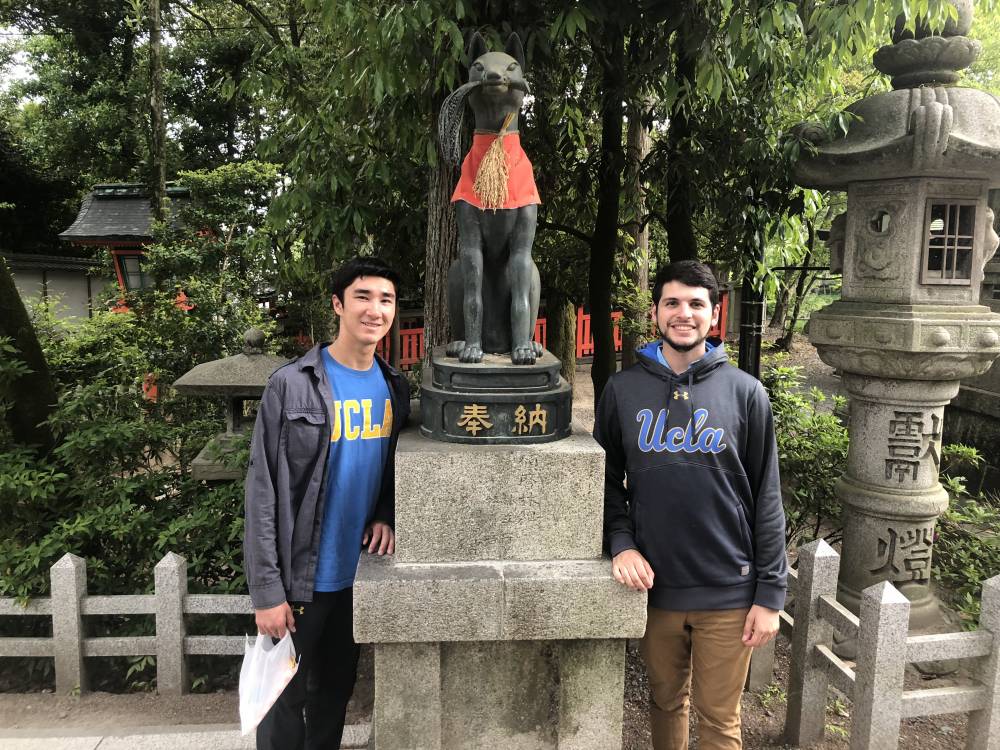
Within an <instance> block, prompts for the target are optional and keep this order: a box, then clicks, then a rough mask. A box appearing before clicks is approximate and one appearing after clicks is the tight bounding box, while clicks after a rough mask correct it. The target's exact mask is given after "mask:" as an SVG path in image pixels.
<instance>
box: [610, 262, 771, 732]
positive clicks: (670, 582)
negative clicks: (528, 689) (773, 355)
mask: <svg viewBox="0 0 1000 750" xmlns="http://www.w3.org/2000/svg"><path fill="white" fill-rule="evenodd" d="M653 305H654V306H653V309H652V315H653V321H654V322H655V323H656V328H657V331H659V334H660V341H656V342H652V343H650V344H648V345H647V346H645V347H643V348H642V349H640V350H639V352H638V357H637V359H638V362H637V364H636V365H634V366H633V367H630V368H629V369H627V370H623V371H622V372H619V373H617V374H616V375H614V376H613V377H612V378H611V379H610V380H609V381H608V384H607V386H605V389H604V392H603V393H602V394H601V399H600V403H599V404H598V408H597V417H596V421H595V426H594V436H595V437H596V438H597V441H598V442H599V443H600V444H601V445H602V446H603V447H604V449H605V451H606V452H607V461H606V464H605V489H604V533H605V542H606V544H607V547H608V550H609V552H610V553H611V555H612V561H611V572H612V575H613V576H614V578H615V580H617V581H618V582H619V583H621V584H623V585H625V586H628V587H629V588H631V589H634V590H636V591H648V592H649V608H648V610H647V621H646V634H645V635H644V636H643V639H642V644H641V650H642V655H643V660H644V661H645V662H646V670H647V672H648V673H649V685H650V691H651V693H652V700H651V702H650V726H651V728H652V733H653V747H654V748H655V750H684V748H687V746H688V706H689V696H690V694H691V692H692V687H693V693H694V703H695V710H696V711H697V712H698V716H699V722H698V734H699V744H698V747H700V748H702V749H703V750H723V749H725V750H737V749H738V748H740V747H742V738H741V732H740V694H741V693H742V690H743V684H744V682H745V681H746V675H747V669H748V667H749V665H750V651H751V649H752V648H753V647H755V646H761V645H763V644H765V643H767V642H768V641H769V640H771V639H772V638H774V636H775V634H776V633H777V632H778V611H779V610H780V609H781V608H782V606H783V605H784V601H785V578H786V575H787V566H786V562H785V516H784V511H783V509H782V505H781V488H780V484H779V481H778V454H777V449H776V446H775V440H774V427H773V424H772V420H771V405H770V402H769V401H768V398H767V393H766V391H765V390H764V387H763V386H762V385H761V384H760V383H759V382H758V381H757V380H756V379H755V378H753V377H751V376H750V375H747V374H746V373H744V372H742V371H740V370H738V369H736V368H735V367H732V366H730V365H729V361H728V358H727V356H726V353H725V350H724V349H723V347H722V346H721V345H720V346H718V347H713V346H712V345H711V344H709V343H708V342H707V341H706V337H707V335H708V331H709V330H710V328H711V327H712V326H713V325H715V324H716V323H717V321H718V318H719V286H718V284H717V283H716V280H715V277H714V276H713V275H712V271H711V269H709V268H708V267H707V266H705V265H703V264H701V263H698V262H696V261H680V262H677V263H671V264H669V265H667V266H664V267H663V268H661V269H660V271H659V273H657V275H656V281H655V283H654V285H653Z"/></svg>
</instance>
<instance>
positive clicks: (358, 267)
mask: <svg viewBox="0 0 1000 750" xmlns="http://www.w3.org/2000/svg"><path fill="white" fill-rule="evenodd" d="M362 276H377V277H379V278H380V279H388V280H389V281H391V282H392V285H393V286H394V287H395V288H396V296H397V297H398V296H399V284H400V278H399V274H398V273H396V272H395V271H394V270H393V269H392V268H391V267H390V266H389V264H388V263H386V262H385V261H384V260H382V259H381V258H377V257H375V256H372V255H356V256H354V257H353V258H351V259H350V260H349V261H347V262H345V263H344V264H343V265H341V266H340V267H339V268H337V270H335V271H334V272H333V279H332V280H331V282H330V293H331V294H333V296H334V297H336V298H337V299H339V300H340V302H341V304H343V302H344V290H345V289H347V287H349V286H350V285H351V284H353V283H354V280H355V279H358V278H360V277H362Z"/></svg>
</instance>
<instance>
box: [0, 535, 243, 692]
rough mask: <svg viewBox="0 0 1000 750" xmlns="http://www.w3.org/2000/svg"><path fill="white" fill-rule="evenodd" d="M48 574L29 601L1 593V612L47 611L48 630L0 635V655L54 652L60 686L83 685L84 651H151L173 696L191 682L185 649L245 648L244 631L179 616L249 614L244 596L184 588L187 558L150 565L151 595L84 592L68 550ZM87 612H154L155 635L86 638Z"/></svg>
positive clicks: (222, 651) (237, 651)
mask: <svg viewBox="0 0 1000 750" xmlns="http://www.w3.org/2000/svg"><path fill="white" fill-rule="evenodd" d="M50 577H51V578H50V580H51V584H52V591H51V596H49V597H40V598H38V599H32V600H31V601H29V602H28V604H27V606H23V605H21V604H20V603H19V602H18V601H17V600H16V599H0V615H3V616H10V615H45V616H50V617H51V618H52V637H51V638H0V658H2V657H5V656H43V657H44V656H48V657H52V658H54V660H55V673H56V691H57V692H59V693H70V692H75V691H80V692H85V691H86V690H87V668H86V657H88V656H155V657H156V689H157V692H159V693H161V694H173V695H178V694H180V693H185V692H187V690H188V686H189V685H188V679H187V667H186V660H185V657H186V656H188V655H192V654H199V655H206V654H208V655H223V656H242V655H243V643H244V637H243V636H241V635H236V636H232V635H199V636H192V635H187V634H186V633H185V628H184V615H189V614H190V615H216V614H225V615H241V614H247V615H249V614H253V607H252V605H251V604H250V597H249V596H240V595H236V594H189V593H188V592H187V562H185V560H184V558H183V557H181V556H180V555H175V554H174V553H173V552H169V553H167V554H166V555H165V556H164V557H163V559H162V560H160V562H159V563H157V565H156V568H155V573H154V581H155V585H156V589H155V590H156V593H155V594H147V595H122V596H88V595H87V563H86V562H85V561H84V560H83V559H82V558H79V557H77V556H76V555H71V554H66V555H63V556H62V557H61V558H60V559H59V561H58V562H57V563H56V564H55V565H53V566H52V568H51V569H50ZM85 615H154V616H155V618H156V635H155V636H126V637H114V636H109V637H102V638H88V637H86V636H85V635H84V627H83V617H84V616H85Z"/></svg>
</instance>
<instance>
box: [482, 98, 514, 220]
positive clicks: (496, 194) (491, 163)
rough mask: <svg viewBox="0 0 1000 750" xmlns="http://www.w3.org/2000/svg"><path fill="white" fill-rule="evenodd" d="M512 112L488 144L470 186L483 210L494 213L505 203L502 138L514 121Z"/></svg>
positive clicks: (505, 159)
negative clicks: (491, 210)
mask: <svg viewBox="0 0 1000 750" xmlns="http://www.w3.org/2000/svg"><path fill="white" fill-rule="evenodd" d="M514 114H515V113H514V112H510V113H508V114H507V116H506V117H505V118H504V120H503V125H501V126H500V132H499V133H497V139H496V140H495V141H493V143H491V144H490V147H489V149H488V150H487V151H486V155H485V156H483V160H482V161H481V162H479V171H478V172H476V181H475V183H473V185H472V189H473V190H474V191H475V193H476V196H477V197H478V198H479V200H480V201H481V202H482V204H483V208H484V209H485V208H492V209H493V210H494V211H496V210H497V209H498V208H503V206H504V204H505V203H506V202H507V180H508V168H507V154H506V153H504V150H503V137H504V136H505V135H506V134H507V128H508V127H509V126H510V124H511V122H512V121H513V120H514Z"/></svg>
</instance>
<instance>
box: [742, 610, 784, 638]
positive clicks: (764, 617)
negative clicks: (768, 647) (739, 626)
mask: <svg viewBox="0 0 1000 750" xmlns="http://www.w3.org/2000/svg"><path fill="white" fill-rule="evenodd" d="M777 634H778V611H777V610H776V609H768V608H767V607H762V606H761V605H759V604H754V605H753V606H752V607H750V611H749V612H747V619H746V620H745V621H744V623H743V645H744V646H747V647H749V648H755V647H756V646H763V645H764V644H765V643H767V642H768V641H770V640H772V639H773V638H774V636H776V635H777Z"/></svg>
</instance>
